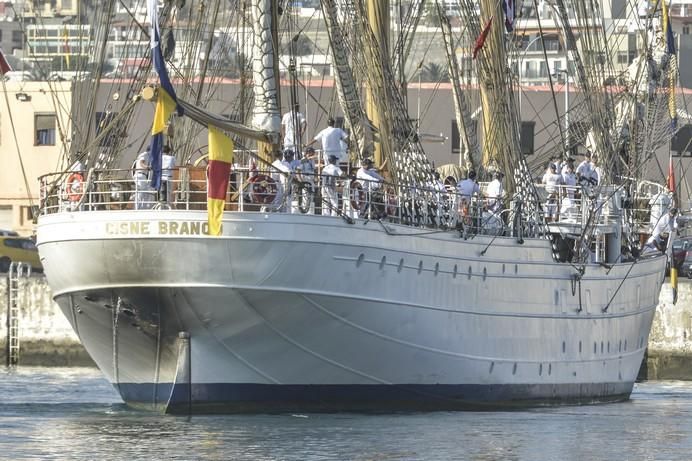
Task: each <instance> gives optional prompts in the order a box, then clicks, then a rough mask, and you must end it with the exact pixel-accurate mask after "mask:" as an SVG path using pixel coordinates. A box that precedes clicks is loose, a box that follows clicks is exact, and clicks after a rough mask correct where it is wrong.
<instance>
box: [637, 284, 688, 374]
mask: <svg viewBox="0 0 692 461" xmlns="http://www.w3.org/2000/svg"><path fill="white" fill-rule="evenodd" d="M678 285H679V286H678V302H677V304H673V292H672V289H671V287H670V285H669V284H668V283H666V284H664V285H663V289H662V290H661V296H660V298H659V305H658V307H657V308H656V318H655V319H654V325H653V328H652V330H651V335H650V336H649V349H648V351H647V359H646V362H645V364H644V368H643V369H642V373H640V376H641V377H642V378H646V379H685V380H690V379H692V281H690V280H687V279H681V280H680V283H679V284H678Z"/></svg>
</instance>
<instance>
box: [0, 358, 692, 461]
mask: <svg viewBox="0 0 692 461" xmlns="http://www.w3.org/2000/svg"><path fill="white" fill-rule="evenodd" d="M0 459H7V460H19V459H32V460H33V459H56V460H99V461H100V460H111V459H118V460H120V459H123V460H140V459H142V460H151V459H157V460H158V459H161V460H169V459H171V460H172V459H183V460H188V459H189V460H197V459H219V460H226V459H227V460H253V461H254V460H386V461H391V460H531V461H541V460H559V461H567V460H614V461H625V460H636V461H639V460H692V382H664V381H658V382H646V383H642V384H637V385H636V386H635V390H634V393H633V395H632V400H631V401H629V402H624V403H616V404H607V405H593V406H570V407H549V408H536V409H531V410H524V411H511V412H504V411H494V412H430V413H395V414H391V413H389V414H357V413H355V414H354V413H337V414H281V415H266V414H259V415H250V416H248V415H242V416H193V417H185V416H166V415H158V414H151V413H146V412H140V411H135V410H131V409H129V408H128V407H126V406H125V405H124V404H123V403H122V401H121V400H120V398H119V397H118V395H117V394H116V393H115V391H114V390H113V388H112V387H111V386H110V385H109V384H108V382H107V381H106V380H105V379H104V378H103V377H102V376H101V374H100V372H99V371H98V370H96V369H92V368H23V367H20V368H18V369H3V368H0Z"/></svg>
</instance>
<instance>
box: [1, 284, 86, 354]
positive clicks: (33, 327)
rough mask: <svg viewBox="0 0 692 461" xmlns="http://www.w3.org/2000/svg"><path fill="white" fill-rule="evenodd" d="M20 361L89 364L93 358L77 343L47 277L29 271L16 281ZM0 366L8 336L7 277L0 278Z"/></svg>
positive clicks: (77, 340)
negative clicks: (19, 312)
mask: <svg viewBox="0 0 692 461" xmlns="http://www.w3.org/2000/svg"><path fill="white" fill-rule="evenodd" d="M19 305H20V311H21V317H20V320H19V335H20V343H19V344H20V349H19V351H20V354H19V360H20V364H21V365H41V366H88V365H94V363H93V361H92V360H91V358H90V357H89V355H88V354H87V353H86V351H85V350H84V348H83V347H82V345H81V344H80V343H79V339H78V338H77V335H76V334H75V333H74V331H73V330H72V327H71V326H70V323H69V322H68V321H67V319H66V318H65V316H63V315H62V312H61V311H60V308H59V307H58V305H57V304H56V303H54V302H53V300H52V295H51V291H50V288H49V287H48V283H47V282H46V278H45V277H44V276H43V275H32V276H31V277H30V278H28V279H22V280H20V282H19ZM0 306H2V307H1V308H0V315H1V317H0V351H1V352H0V356H1V357H2V361H1V362H0V366H2V365H4V364H5V361H6V355H5V354H6V352H5V342H6V338H7V278H6V277H4V274H3V277H2V279H0Z"/></svg>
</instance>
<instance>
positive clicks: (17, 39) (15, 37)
mask: <svg viewBox="0 0 692 461" xmlns="http://www.w3.org/2000/svg"><path fill="white" fill-rule="evenodd" d="M12 42H13V43H15V44H20V45H21V44H22V43H24V35H22V31H21V30H13V31H12Z"/></svg>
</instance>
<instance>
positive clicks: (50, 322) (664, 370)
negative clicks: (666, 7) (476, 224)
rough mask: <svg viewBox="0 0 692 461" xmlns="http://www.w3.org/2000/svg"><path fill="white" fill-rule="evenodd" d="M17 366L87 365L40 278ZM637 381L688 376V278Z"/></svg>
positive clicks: (662, 308)
mask: <svg viewBox="0 0 692 461" xmlns="http://www.w3.org/2000/svg"><path fill="white" fill-rule="evenodd" d="M6 287H7V279H6V278H5V277H3V278H2V279H0V357H2V361H1V362H0V366H1V365H2V364H4V363H5V338H6V335H7V329H6V324H5V322H6V315H7V308H6V306H7V289H6ZM19 302H20V306H21V319H20V335H21V336H20V364H22V365H44V366H50V365H93V362H92V361H91V359H90V358H89V356H88V354H87V353H86V351H85V350H84V348H83V347H82V346H81V344H80V343H79V339H78V338H77V335H75V333H74V331H72V327H71V326H70V324H69V322H68V321H67V319H66V318H65V317H64V316H63V314H62V312H61V311H60V308H58V305H57V304H56V303H54V302H53V300H52V297H51V291H50V288H49V287H48V283H47V282H46V279H45V277H43V276H42V275H34V276H32V277H31V278H29V279H24V280H21V281H20V300H19ZM643 365H644V366H643V368H642V372H641V373H640V378H642V379H686V380H692V281H689V280H687V279H683V280H681V281H680V284H679V289H678V303H677V304H676V305H673V303H672V291H671V287H670V285H669V284H668V283H667V282H666V284H664V285H663V289H662V290H661V296H660V304H659V305H658V307H657V308H656V317H655V319H654V325H653V329H652V331H651V336H650V338H649V349H648V353H647V358H646V360H645V363H644V364H643Z"/></svg>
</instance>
